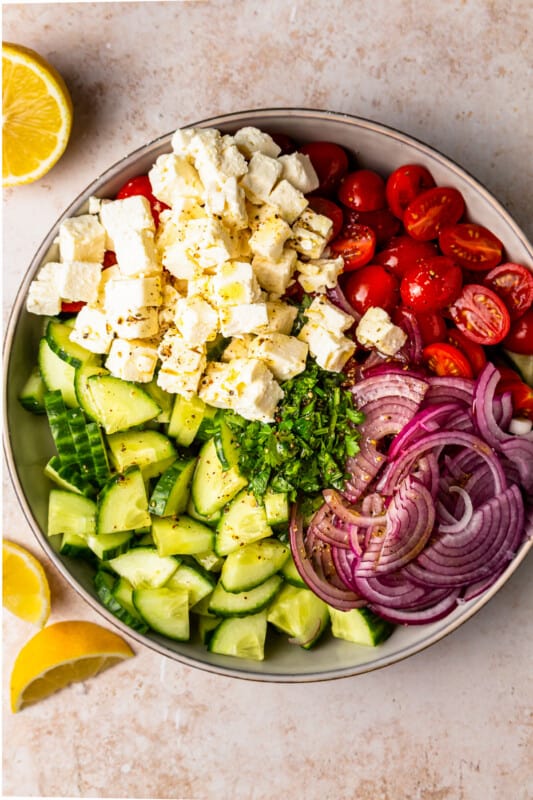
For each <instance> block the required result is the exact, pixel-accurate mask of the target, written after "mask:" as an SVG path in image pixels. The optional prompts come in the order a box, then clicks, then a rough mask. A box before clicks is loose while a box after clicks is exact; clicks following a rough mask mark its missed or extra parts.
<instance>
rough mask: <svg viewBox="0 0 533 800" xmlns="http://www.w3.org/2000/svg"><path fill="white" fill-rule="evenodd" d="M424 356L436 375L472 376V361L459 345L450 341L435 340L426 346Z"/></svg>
mask: <svg viewBox="0 0 533 800" xmlns="http://www.w3.org/2000/svg"><path fill="white" fill-rule="evenodd" d="M422 358H423V360H424V361H425V362H426V364H427V366H428V368H429V369H430V370H431V372H434V373H435V374H436V375H442V376H443V375H453V376H455V377H458V378H472V377H473V372H472V367H471V366H470V362H469V360H468V359H467V357H466V356H465V355H463V353H461V351H460V350H458V348H457V347H454V346H453V345H452V344H448V342H435V343H434V344H429V345H428V346H427V347H424V350H423V352H422Z"/></svg>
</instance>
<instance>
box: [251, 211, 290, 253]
mask: <svg viewBox="0 0 533 800" xmlns="http://www.w3.org/2000/svg"><path fill="white" fill-rule="evenodd" d="M291 233H292V232H291V228H290V226H289V225H288V224H287V223H286V222H285V220H284V219H281V217H280V216H279V215H278V214H270V215H269V216H268V217H266V219H263V220H261V221H260V222H259V224H258V226H257V228H256V230H255V231H254V233H252V235H251V236H250V248H251V250H252V253H254V255H258V256H263V257H264V258H270V259H272V260H274V261H278V260H279V259H280V258H281V257H282V254H283V248H284V246H285V242H286V241H287V239H288V238H289V236H291Z"/></svg>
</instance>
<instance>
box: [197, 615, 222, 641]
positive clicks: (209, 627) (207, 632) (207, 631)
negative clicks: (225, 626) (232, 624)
mask: <svg viewBox="0 0 533 800" xmlns="http://www.w3.org/2000/svg"><path fill="white" fill-rule="evenodd" d="M197 619H198V633H199V635H200V641H201V642H202V644H205V645H208V644H209V641H210V639H211V636H212V634H213V631H214V630H215V628H218V626H219V625H220V623H221V622H222V618H221V617H198V618H197Z"/></svg>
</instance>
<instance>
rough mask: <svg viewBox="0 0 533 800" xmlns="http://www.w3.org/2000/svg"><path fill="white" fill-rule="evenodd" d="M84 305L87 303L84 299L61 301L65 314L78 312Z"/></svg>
mask: <svg viewBox="0 0 533 800" xmlns="http://www.w3.org/2000/svg"><path fill="white" fill-rule="evenodd" d="M84 305H86V303H85V302H84V301H83V300H76V301H73V302H72V303H70V302H68V301H67V300H63V301H62V302H61V311H62V312H63V313H64V314H77V313H78V311H81V310H82V308H83V306H84Z"/></svg>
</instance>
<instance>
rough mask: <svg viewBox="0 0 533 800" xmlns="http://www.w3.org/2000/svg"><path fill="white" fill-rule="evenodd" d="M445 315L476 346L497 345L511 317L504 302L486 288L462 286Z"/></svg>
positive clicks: (475, 285) (502, 337) (505, 333)
mask: <svg viewBox="0 0 533 800" xmlns="http://www.w3.org/2000/svg"><path fill="white" fill-rule="evenodd" d="M449 312H450V316H451V318H452V319H453V321H454V322H455V324H456V325H457V327H458V328H459V330H460V331H462V332H463V333H464V335H465V336H466V337H468V339H471V340H472V341H473V342H477V343H478V344H483V345H493V344H499V343H500V342H501V341H502V340H503V339H505V337H506V336H507V334H508V333H509V328H510V326H511V318H510V317H509V312H508V311H507V308H506V306H505V303H504V302H503V300H501V299H500V298H499V297H498V295H497V294H496V293H495V292H493V291H492V289H488V288H487V287H486V286H480V285H479V284H477V283H468V284H466V286H463V289H462V291H461V294H460V295H459V297H458V298H457V300H456V301H455V302H454V303H453V305H451V306H450V308H449Z"/></svg>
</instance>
